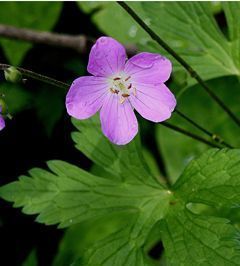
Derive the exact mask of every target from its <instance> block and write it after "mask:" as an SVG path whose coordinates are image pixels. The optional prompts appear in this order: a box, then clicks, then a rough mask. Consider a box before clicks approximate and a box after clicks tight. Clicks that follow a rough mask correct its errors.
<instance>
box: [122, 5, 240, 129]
mask: <svg viewBox="0 0 240 266" xmlns="http://www.w3.org/2000/svg"><path fill="white" fill-rule="evenodd" d="M117 3H118V4H119V5H120V6H121V7H122V8H123V9H125V10H126V11H127V13H128V14H129V15H130V16H131V17H132V18H133V19H134V20H135V21H136V22H137V23H138V24H139V25H140V26H141V27H142V28H143V29H144V30H145V31H146V32H147V33H148V34H149V36H150V37H151V38H152V39H153V40H154V41H156V42H157V43H158V44H159V45H160V46H161V47H163V48H164V49H165V50H166V51H167V52H168V53H169V54H171V55H172V56H173V57H174V58H175V59H176V60H177V61H178V62H179V63H180V64H181V65H182V66H183V67H184V68H185V69H186V70H187V71H188V73H189V74H190V75H191V77H192V78H194V79H195V80H196V81H197V82H198V83H199V84H200V85H201V86H202V87H203V88H204V90H205V91H206V92H207V93H208V95H209V96H210V97H211V98H212V99H213V100H214V101H215V102H216V103H217V104H218V105H219V106H220V107H221V108H222V109H223V110H224V111H225V112H226V113H227V114H228V115H229V117H230V118H231V119H232V120H233V121H234V122H235V123H236V124H237V125H238V126H240V119H239V118H238V117H237V116H236V115H235V114H234V113H233V112H232V111H231V110H230V109H229V108H228V107H227V106H226V105H225V103H224V102H223V101H222V100H221V99H220V98H219V97H218V96H217V95H216V94H215V93H214V92H213V91H212V89H211V88H209V87H208V85H207V84H206V83H205V82H204V81H203V79H202V78H201V77H200V76H199V75H198V73H197V72H196V71H195V70H194V69H193V68H192V67H191V66H190V65H189V64H188V63H187V62H186V61H185V60H184V59H183V58H182V57H181V56H179V55H178V54H177V53H176V52H175V51H174V50H173V49H172V48H171V47H170V46H168V44H167V43H165V41H163V40H162V39H161V38H160V37H159V36H158V35H157V34H156V33H155V32H154V31H153V30H152V29H150V28H149V27H148V25H147V24H146V23H145V22H144V21H143V20H142V19H141V18H140V17H139V16H138V15H137V14H136V13H135V11H134V10H133V9H132V8H130V7H129V5H128V4H126V3H125V2H124V1H122V2H120V1H117Z"/></svg>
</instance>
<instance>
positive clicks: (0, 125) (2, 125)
mask: <svg viewBox="0 0 240 266" xmlns="http://www.w3.org/2000/svg"><path fill="white" fill-rule="evenodd" d="M4 128H5V121H4V118H3V117H2V116H1V115H0V130H2V129H4Z"/></svg>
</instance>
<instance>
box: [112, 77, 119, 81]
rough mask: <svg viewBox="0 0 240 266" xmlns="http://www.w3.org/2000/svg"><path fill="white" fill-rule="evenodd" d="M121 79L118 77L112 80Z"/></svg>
mask: <svg viewBox="0 0 240 266" xmlns="http://www.w3.org/2000/svg"><path fill="white" fill-rule="evenodd" d="M120 79H121V78H119V77H116V78H114V79H113V80H120Z"/></svg>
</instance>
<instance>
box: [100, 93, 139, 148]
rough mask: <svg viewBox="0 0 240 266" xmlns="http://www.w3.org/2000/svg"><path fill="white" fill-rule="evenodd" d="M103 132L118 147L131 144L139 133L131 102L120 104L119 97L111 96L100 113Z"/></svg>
mask: <svg viewBox="0 0 240 266" xmlns="http://www.w3.org/2000/svg"><path fill="white" fill-rule="evenodd" d="M100 119H101V125H102V131H103V133H104V135H105V136H106V137H107V138H109V139H110V141H111V142H113V143H115V144H117V145H124V144H127V143H129V142H130V141H131V140H132V139H133V138H134V137H135V136H136V134H137V132H138V123H137V119H136V116H135V114H134V111H133V108H132V106H131V104H130V102H129V101H128V100H127V99H126V101H125V102H124V103H123V104H120V103H119V97H118V96H117V95H114V94H109V95H108V98H106V99H105V102H104V104H103V107H102V109H101V111H100Z"/></svg>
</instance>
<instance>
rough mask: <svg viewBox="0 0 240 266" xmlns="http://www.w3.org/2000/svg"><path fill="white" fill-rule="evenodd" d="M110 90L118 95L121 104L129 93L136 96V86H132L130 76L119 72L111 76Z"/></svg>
mask: <svg viewBox="0 0 240 266" xmlns="http://www.w3.org/2000/svg"><path fill="white" fill-rule="evenodd" d="M110 92H111V93H114V94H117V95H119V98H120V103H121V104H122V103H124V102H125V100H126V99H127V98H128V97H129V96H130V95H131V94H133V95H134V96H136V88H134V87H133V86H132V83H131V76H126V75H124V74H122V75H121V74H120V75H117V76H114V77H113V78H111V80H110Z"/></svg>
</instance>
